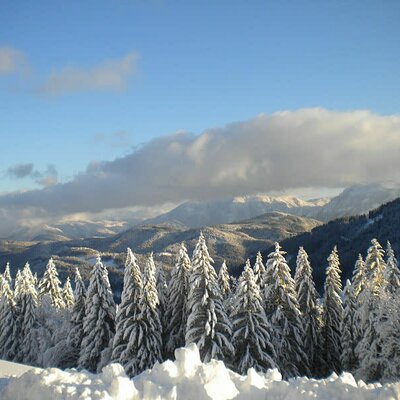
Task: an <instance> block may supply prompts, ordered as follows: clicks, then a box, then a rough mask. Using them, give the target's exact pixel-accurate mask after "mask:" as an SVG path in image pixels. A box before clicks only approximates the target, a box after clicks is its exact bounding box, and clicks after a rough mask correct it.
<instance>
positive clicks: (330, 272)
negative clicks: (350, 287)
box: [321, 246, 343, 373]
mask: <svg viewBox="0 0 400 400" xmlns="http://www.w3.org/2000/svg"><path fill="white" fill-rule="evenodd" d="M340 274H341V271H340V261H339V255H338V252H337V248H336V246H335V247H334V249H333V251H332V253H331V254H330V255H329V257H328V268H327V269H326V280H325V286H324V298H323V311H322V321H323V327H322V335H321V336H322V337H321V340H322V346H323V351H322V353H323V359H324V363H325V367H326V371H325V372H326V373H331V372H332V371H334V372H337V373H338V372H340V371H341V365H340V357H341V354H342V346H341V332H340V327H341V324H342V319H343V304H342V282H341V280H340Z"/></svg>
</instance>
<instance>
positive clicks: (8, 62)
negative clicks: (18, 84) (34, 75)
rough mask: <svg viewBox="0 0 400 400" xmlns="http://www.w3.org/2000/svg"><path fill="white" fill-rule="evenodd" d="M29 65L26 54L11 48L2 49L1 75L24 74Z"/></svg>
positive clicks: (0, 50)
mask: <svg viewBox="0 0 400 400" xmlns="http://www.w3.org/2000/svg"><path fill="white" fill-rule="evenodd" d="M27 69H28V64H27V61H26V57H25V55H24V53H23V52H22V51H20V50H17V49H13V48H11V47H0V75H2V74H4V75H5V74H13V73H24V72H26V70H27Z"/></svg>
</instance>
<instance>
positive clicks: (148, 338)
mask: <svg viewBox="0 0 400 400" xmlns="http://www.w3.org/2000/svg"><path fill="white" fill-rule="evenodd" d="M155 274H156V267H155V265H154V260H153V255H152V254H151V255H150V256H149V257H148V259H147V260H146V264H145V268H144V271H143V291H142V296H141V299H140V302H139V304H138V310H137V315H136V316H135V317H136V318H135V320H133V321H132V325H131V326H130V327H129V328H128V329H130V331H129V332H130V333H129V342H128V344H127V347H126V349H125V350H124V351H123V353H122V354H121V358H122V359H123V360H127V363H126V364H123V365H124V367H125V371H126V372H127V374H128V375H129V376H135V375H137V374H138V373H140V372H142V371H144V370H145V369H147V368H151V367H152V366H153V365H154V364H155V363H156V362H157V361H161V358H162V354H161V351H162V325H161V320H160V314H159V308H158V307H159V300H158V293H157V285H156V276H155Z"/></svg>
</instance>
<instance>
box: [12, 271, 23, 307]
mask: <svg viewBox="0 0 400 400" xmlns="http://www.w3.org/2000/svg"><path fill="white" fill-rule="evenodd" d="M21 289H22V273H21V270H20V269H18V270H17V273H16V274H15V282H14V298H15V300H17V299H18V298H19V295H20V293H21Z"/></svg>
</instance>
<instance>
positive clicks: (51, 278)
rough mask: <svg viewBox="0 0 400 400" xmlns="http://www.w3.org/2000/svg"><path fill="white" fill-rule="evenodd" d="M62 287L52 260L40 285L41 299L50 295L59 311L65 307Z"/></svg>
mask: <svg viewBox="0 0 400 400" xmlns="http://www.w3.org/2000/svg"><path fill="white" fill-rule="evenodd" d="M32 278H33V277H32ZM60 285H61V282H60V280H59V279H58V273H57V269H56V266H55V264H54V261H53V259H52V258H50V260H49V262H48V264H47V267H46V271H45V273H44V275H43V278H42V279H41V281H40V283H39V298H40V299H41V298H42V297H43V296H44V295H46V294H48V295H49V296H50V299H51V302H52V304H53V306H54V307H55V308H56V309H57V310H59V309H62V308H64V307H65V303H64V299H63V294H62V290H61V287H60Z"/></svg>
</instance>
